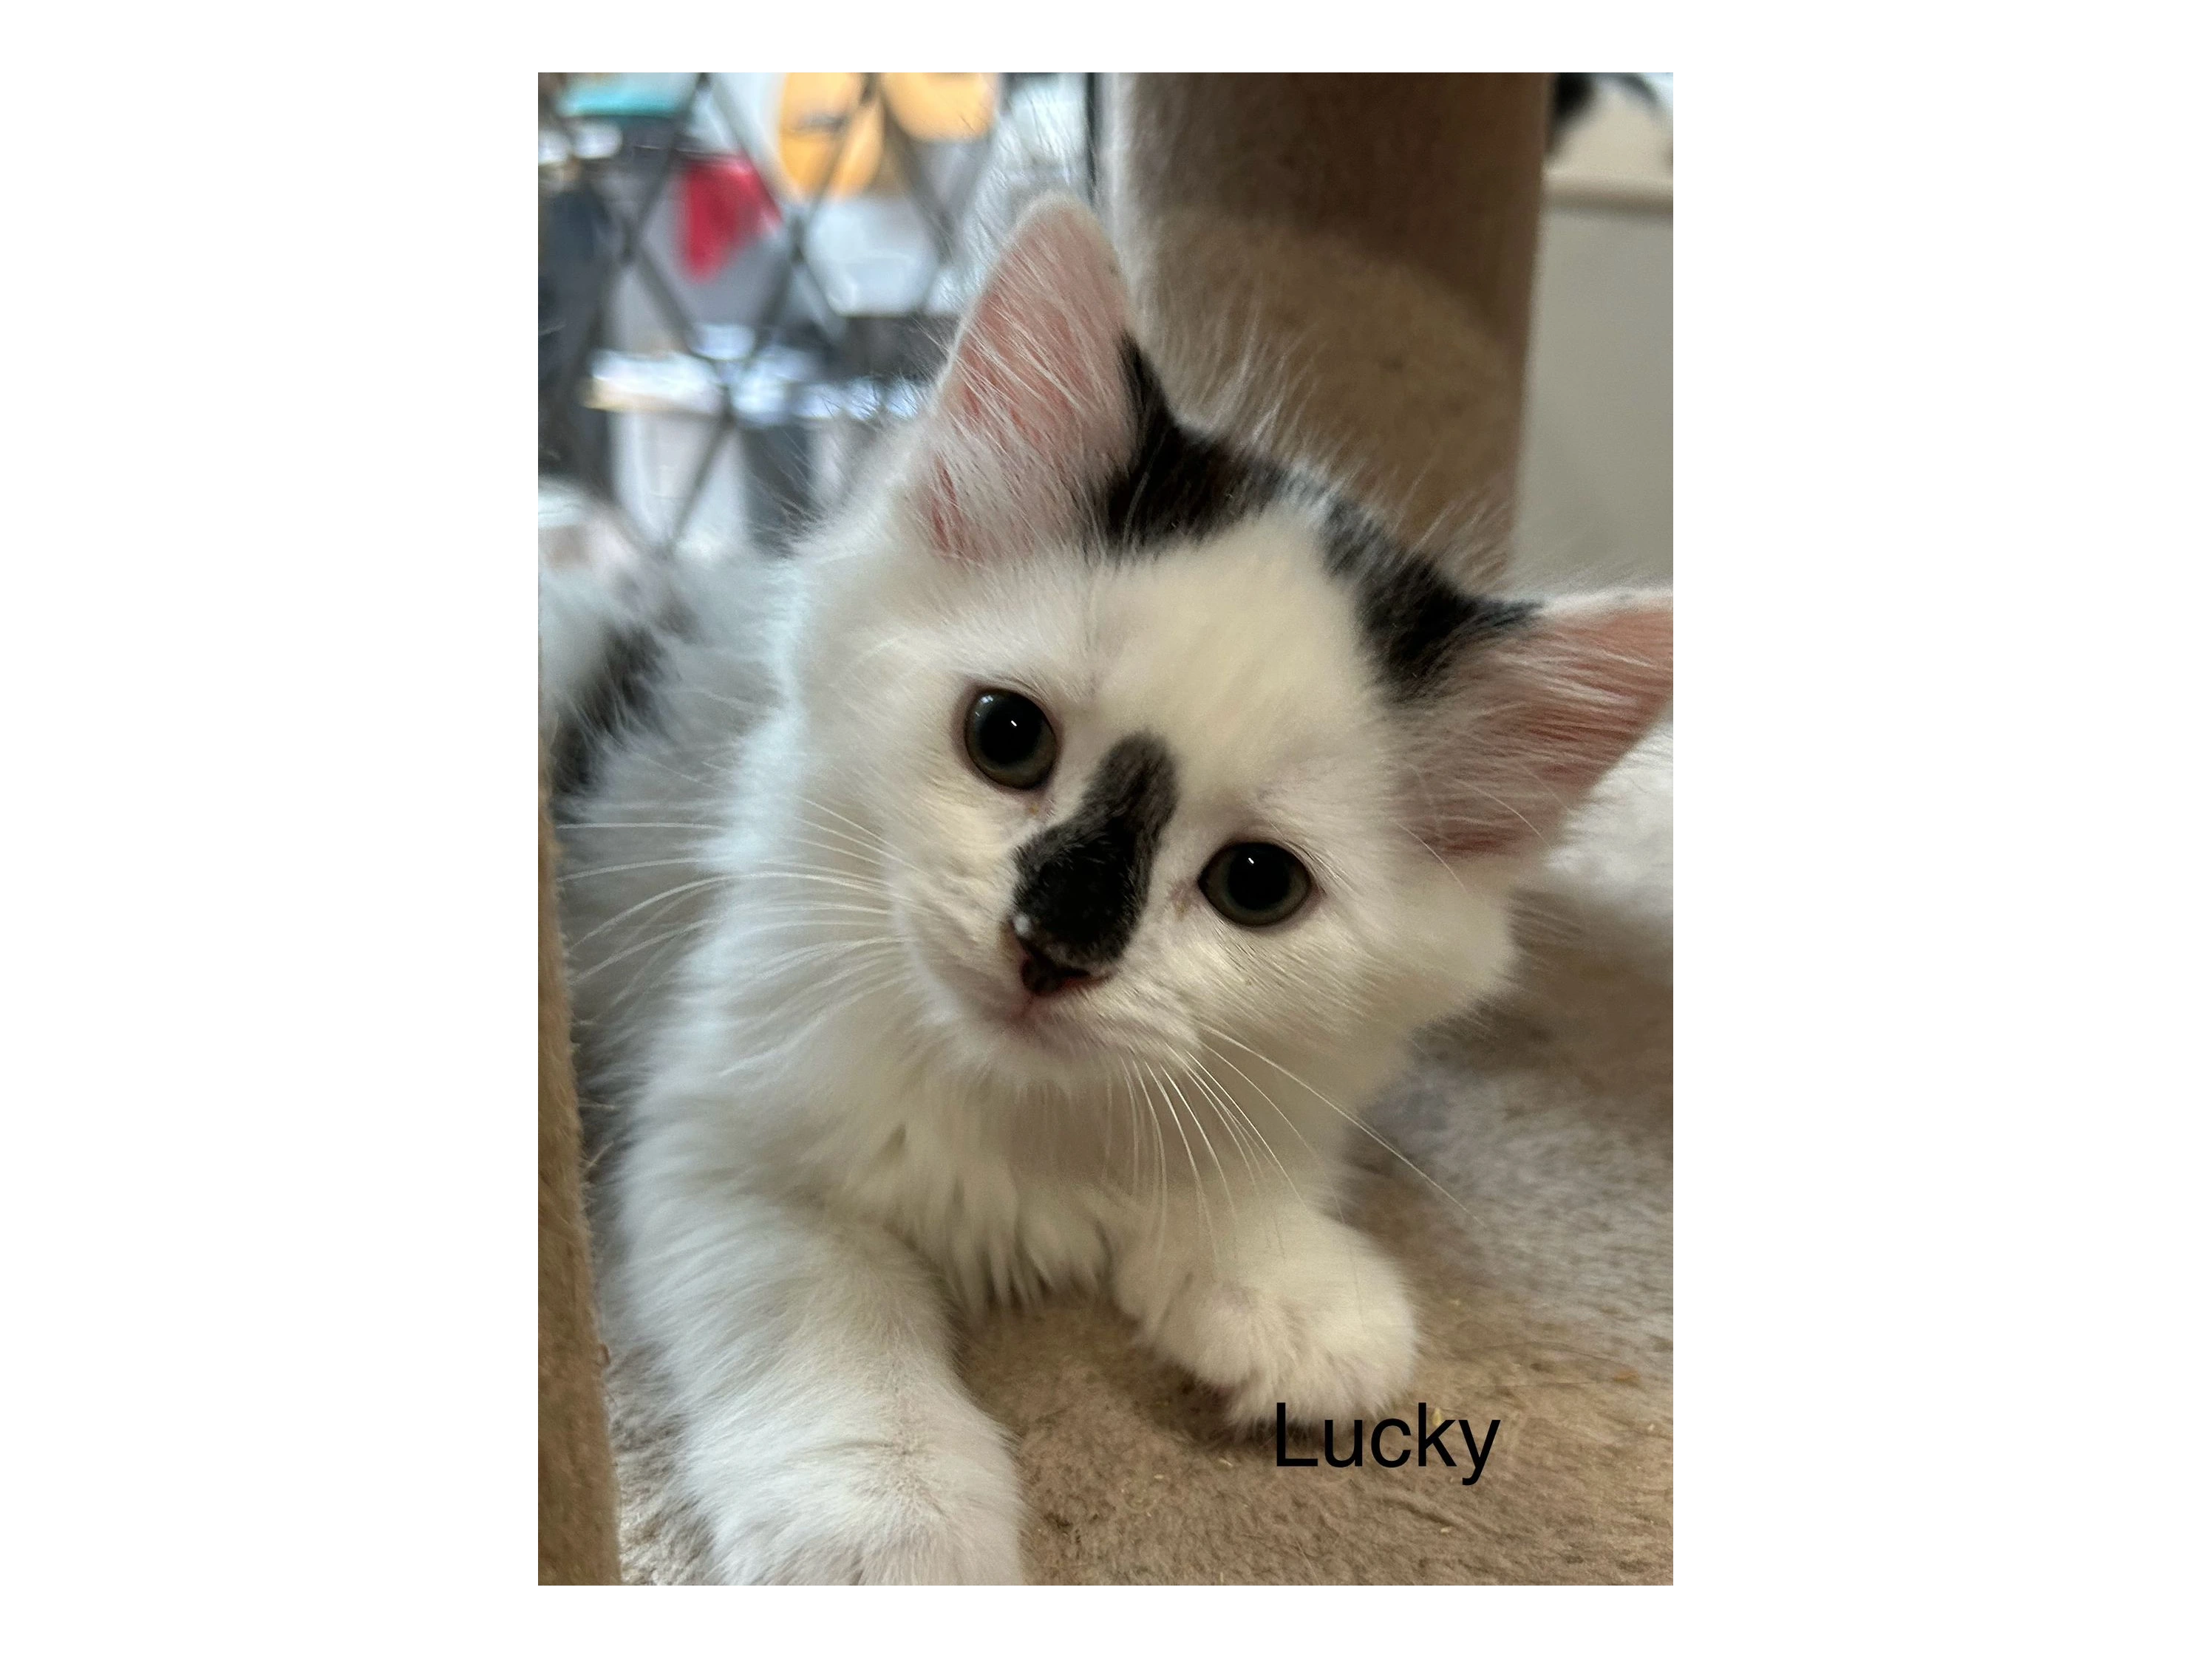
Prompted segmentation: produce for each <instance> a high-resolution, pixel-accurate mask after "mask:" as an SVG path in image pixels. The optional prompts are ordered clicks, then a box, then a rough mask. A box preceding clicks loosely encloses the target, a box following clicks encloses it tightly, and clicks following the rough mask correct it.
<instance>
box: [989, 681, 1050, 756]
mask: <svg viewBox="0 0 2212 1658" xmlns="http://www.w3.org/2000/svg"><path fill="white" fill-rule="evenodd" d="M978 723H979V728H978V730H977V732H976V733H975V745H976V747H978V748H979V749H981V750H982V751H983V757H984V758H985V759H986V760H987V761H989V762H991V763H992V764H993V765H994V766H1012V765H1018V764H1020V763H1021V762H1023V761H1024V760H1026V759H1028V758H1029V757H1030V756H1031V755H1033V754H1035V753H1036V745H1037V739H1038V738H1041V737H1042V736H1043V734H1044V714H1043V711H1042V709H1040V708H1038V707H1037V705H1036V703H1034V702H1031V701H1029V700H1028V699H1027V698H1025V697H1018V696H994V697H989V698H987V699H986V701H985V706H984V708H983V718H982V720H981V721H980V722H978Z"/></svg>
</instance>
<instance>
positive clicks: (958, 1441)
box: [544, 202, 1672, 1582]
mask: <svg viewBox="0 0 2212 1658" xmlns="http://www.w3.org/2000/svg"><path fill="white" fill-rule="evenodd" d="M771 589H773V590H774V591H770V590H771ZM550 597H557V595H552V596H550ZM1671 637H1672V621H1671V610H1670V607H1669V602H1668V599H1667V598H1665V597H1664V596H1663V595H1616V596H1612V597H1606V598H1586V599H1578V600H1574V601H1570V602H1562V603H1553V604H1542V605H1534V604H1505V603H1500V602H1497V601H1493V600H1487V599H1483V598H1476V597H1473V596H1471V595H1468V594H1464V593H1462V592H1458V591H1456V590H1455V588H1454V587H1453V586H1451V585H1450V584H1449V583H1448V582H1447V581H1446V580H1443V578H1442V577H1441V576H1439V575H1438V574H1437V573H1436V572H1435V571H1434V570H1433V569H1431V568H1430V567H1429V566H1428V565H1427V564H1426V563H1425V562H1423V561H1421V560H1419V559H1418V558H1415V557H1413V556H1411V555H1409V554H1407V553H1406V552H1405V551H1404V550H1401V549H1400V548H1398V547H1396V546H1395V545H1394V544H1393V543H1392V542H1391V540H1390V539H1389V537H1388V536H1386V535H1385V534H1384V533H1383V531H1381V530H1380V529H1379V528H1378V527H1377V526H1376V524H1375V523H1374V522H1373V521H1372V520H1371V519H1370V518H1369V517H1368V516H1367V515H1366V514H1365V513H1363V512H1362V511H1361V510H1360V509H1359V508H1358V507H1356V506H1354V505H1352V504H1351V503H1349V502H1347V501H1343V500H1341V499H1340V498H1338V497H1337V496H1335V495H1333V494H1332V493H1331V492H1330V491H1329V490H1328V489H1326V488H1325V487H1323V486H1322V485H1321V484H1319V483H1316V482H1314V481H1313V480H1311V479H1309V478H1307V477H1302V476H1300V475H1298V474H1297V473H1295V472H1292V471H1289V470H1287V469H1284V468H1281V467H1278V466H1275V465H1271V464H1269V463H1267V462H1266V461H1264V460H1261V459H1256V458H1255V457H1252V456H1249V455H1246V454H1243V453H1242V452H1238V451H1237V450H1236V449H1234V448H1232V447H1231V446H1228V445H1226V444H1225V443H1222V442H1220V441H1218V440H1214V439H1212V438H1210V437H1207V436H1205V435H1202V434H1199V433H1197V432H1195V431H1193V430H1191V429H1189V428H1187V427H1185V426H1184V425H1182V424H1181V423H1180V422H1178V421H1177V420H1176V417H1175V416H1174V415H1173V414H1172V413H1171V412H1170V410H1169V408H1168V406H1167V404H1166V402H1165V400H1164V398H1163V396H1162V394H1161V392H1160V388H1159V385H1158V380H1156V378H1155V377H1154V375H1153V374H1152V369H1151V368H1150V367H1149V366H1148V365H1147V363H1146V360H1145V358H1144V356H1143V355H1142V354H1141V353H1140V352H1139V351H1138V350H1137V349H1136V348H1135V347H1134V346H1133V344H1132V343H1131V341H1130V331H1129V319H1128V310H1127V299H1126V296H1125V295H1124V292H1123V290H1122V288H1121V282H1120V279H1119V277H1118V276H1117V275H1116V274H1115V268H1114V264H1113V260H1112V256H1111V254H1110V252H1109V248H1108V246H1107V244H1106V241H1105V240H1104V237H1103V234H1101V232H1100V230H1099V228H1098V226H1097V223H1096V222H1095V221H1094V220H1093V219H1092V218H1091V216H1090V215H1089V214H1088V213H1087V212H1086V211H1085V210H1083V209H1081V208H1079V207H1078V206H1076V205H1074V204H1073V203H1067V202H1053V203H1046V204H1044V205H1042V206H1041V207H1039V208H1037V209H1035V210H1032V211H1031V213H1030V216H1028V217H1027V218H1026V219H1025V220H1024V222H1022V224H1021V225H1020V226H1019V228H1018V229H1017V230H1016V232H1015V234H1014V235H1013V237H1012V240H1011V242H1010V244H1009V246H1008V248H1007V251H1006V253H1005V255H1004V256H1003V258H1001V260H1000V264H999V265H998V267H997V268H996V270H994V274H993V275H992V276H991V278H990V280H989V281H988V282H987V284H986V285H985V288H984V291H983V293H982V295H981V297H980V298H979V300H978V301H977V303H976V305H975V309H974V311H973V313H971V315H970V316H969V319H968V320H967V322H966V324H965V325H964V327H963V331H962V333H961V336H960V337H959V339H958V341H957V343H956V345H955V347H954V349H953V354H952V358H951V362H950V364H949V366H948V367H947V369H946V371H945V376H944V378H943V380H942V382H941V383H940V385H939V388H938V390H937V392H936V395H935V399H934V402H933V405H932V407H931V409H930V410H929V411H928V412H927V414H926V415H925V416H923V417H922V419H921V420H920V421H919V422H916V424H915V427H914V428H913V429H912V430H911V431H910V432H909V433H908V434H906V437H905V440H904V446H903V448H902V450H901V451H900V452H897V453H896V455H895V456H894V457H893V459H892V462H891V464H890V465H889V466H888V467H887V469H886V471H885V474H884V478H883V480H882V483H881V484H880V486H879V487H878V489H875V490H874V491H873V492H872V495H871V496H870V498H869V499H868V500H866V501H865V502H863V503H862V504H861V505H860V507H858V508H857V509H856V510H855V511H854V512H853V513H849V514H848V515H847V516H846V517H845V518H844V519H842V521H840V522H838V523H836V524H834V525H830V526H829V527H827V528H826V529H825V530H824V531H823V532H822V533H821V534H820V535H819V536H818V537H817V538H816V539H815V541H814V542H813V543H812V544H811V545H809V546H808V547H806V548H805V550H803V551H802V553H801V555H800V556H799V557H797V558H796V559H794V560H792V561H789V562H787V563H784V564H781V565H777V566H772V567H769V566H763V567H747V568H746V569H745V571H744V576H743V578H742V579H740V577H739V575H738V574H737V573H736V572H735V571H733V570H727V569H726V570H721V571H717V572H708V573H704V574H698V575H696V576H694V577H692V578H690V580H688V581H687V582H686V583H684V585H683V588H682V590H681V591H678V590H675V589H671V592H669V593H667V594H665V595H663V596H661V598H659V599H658V600H656V602H655V604H654V605H653V607H651V608H649V609H646V610H635V611H633V612H632V613H630V614H629V615H628V616H614V617H610V616H607V615H605V613H604V612H593V611H592V610H590V609H588V608H585V609H577V608H576V607H574V606H573V605H567V604H558V603H556V604H554V605H553V606H552V607H551V608H550V610H549V617H548V629H547V635H546V642H545V647H544V648H545V653H546V655H545V665H546V675H547V680H548V686H549V698H550V701H549V708H550V709H551V711H552V717H553V724H552V728H551V729H552V735H553V738H554V744H555V755H556V767H557V771H558V778H557V785H558V815H559V817H560V820H561V823H562V838H563V840H564V841H565V843H566V847H567V859H568V862H567V866H566V872H565V874H564V875H563V877H562V880H563V890H564V900H563V904H564V926H565V928H566V931H567V934H568V949H569V952H570V960H571V972H572V975H573V976H572V979H571V986H572V991H573V994H574V1001H575V1005H576V1011H577V1016H578V1027H579V1031H580V1058H581V1060H582V1062H583V1065H584V1067H585V1078H586V1088H587V1090H589V1091H591V1092H592V1093H594V1094H596V1095H597V1096H598V1097H599V1098H600V1099H602V1100H603V1101H608V1102H615V1103H617V1104H618V1105H619V1108H620V1110H621V1113H622V1115H623V1121H624V1124H625V1128H624V1136H625V1143H624V1145H623V1147H622V1150H621V1155H620V1156H619V1157H618V1159H617V1160H616V1162H615V1163H614V1165H613V1172H612V1174H611V1177H610V1181H609V1185H610V1187H611V1191H610V1193H609V1195H610V1198H611V1204H612V1217H611V1219H612V1226H613V1232H614V1237H613V1241H612V1242H613V1248H612V1250H611V1256H612V1259H611V1264H610V1269H609V1278H608V1281H607V1284H606V1287H605V1295H606V1299H607V1302H608V1303H609V1315H610V1319H611V1327H612V1328H613V1329H614V1330H615V1331H616V1332H617V1338H616V1339H623V1340H633V1341H640V1342H643V1343H646V1344H648V1345H650V1346H651V1347H652V1348H653V1349H654V1350H655V1351H657V1352H658V1354H659V1357H660V1359H661V1361H662V1362H663V1364H664V1367H665V1371H666V1373H667V1375H668V1376H669V1378H670V1385H671V1394H672V1400H673V1408H674V1409H675V1411H676V1412H677V1414H678V1418H679V1419H680V1424H681V1427H680V1435H681V1455H680V1467H681V1479H682V1480H683V1482H684V1487H685V1489H686V1491H687V1492H688V1494H689V1496H690V1498H691V1500H692V1501H693V1502H695V1503H696V1506H697V1508H698V1509H699V1511H700V1512H701V1514H702V1515H703V1516H704V1517H705V1519H706V1521H708V1526H709V1527H710V1529H711V1532H712V1534H713V1540H714V1550H715V1556H716V1561H717V1565H718V1569H719V1570H720V1572H721V1574H722V1575H723V1576H726V1578H728V1579H730V1580H732V1581H742V1582H792V1581H830V1582H854V1581H866V1582H885V1581H933V1582H937V1581H980V1582H1012V1581H1016V1580H1018V1577H1019V1575H1020V1566H1021V1562H1020V1557H1019V1551H1018V1533H1019V1527H1020V1516H1021V1503H1020V1496H1019V1492H1018V1487H1017V1482H1016V1479H1015V1472H1014V1464H1013V1461H1012V1456H1011V1455H1010V1454H1009V1450H1008V1447H1007V1444H1006V1439H1005V1437H1004V1436H1003V1435H1002V1434H1001V1433H1000V1430H999V1429H998V1428H997V1426H996V1425H995V1424H993V1423H992V1422H991V1421H990V1420H989V1419H988V1418H986V1417H985V1416H984V1415H983V1413H982V1412H981V1411H980V1410H978V1409H977V1407H976V1406H975V1404H974V1403H973V1402H972V1401H971V1400H969V1398H968V1397H967V1395H966V1394H965V1393H964V1392H963V1390H962V1388H961V1385H960V1382H959V1379H958V1377H957V1375H956V1373H955V1370H954V1363H953V1357H954V1356H953V1333H952V1327H951V1322H950V1315H951V1313H952V1312H953V1311H956V1310H960V1309H972V1308H974V1307H975V1306H978V1305H981V1304H982V1303H986V1302H987V1301H989V1300H991V1299H993V1298H1000V1297H1024V1296H1027V1295H1030V1294H1032V1293H1035V1292H1038V1291H1045V1290H1074V1291H1081V1290H1085V1289H1088V1288H1091V1287H1098V1288H1102V1289H1103V1290H1104V1291H1106V1292H1108V1293H1109V1294H1110V1295H1111V1297H1113V1299H1114V1301H1115V1303H1118V1305H1119V1306H1120V1307H1121V1309H1123V1310H1124V1311H1125V1312H1126V1313H1127V1315H1128V1316H1129V1318H1130V1319H1131V1320H1132V1321H1133V1324H1134V1326H1135V1328H1136V1330H1137V1332H1138V1333H1139V1336H1140V1338H1141V1339H1143V1340H1144V1341H1145V1342H1146V1343H1147V1344H1148V1345H1150V1346H1151V1347H1152V1349H1153V1350H1154V1351H1157V1352H1158V1353H1159V1354H1161V1355H1163V1356H1164V1357H1167V1358H1169V1359H1170V1360H1172V1361H1174V1362H1175V1363H1177V1364H1180V1365H1182V1366H1183V1367H1184V1368H1186V1369H1187V1370H1188V1371H1189V1372H1190V1373H1191V1374H1193V1375H1194V1376H1197V1377H1198V1378H1200V1380H1201V1381H1203V1382H1207V1383H1210V1384H1211V1385H1212V1387H1213V1388H1217V1389H1218V1390H1219V1392H1220V1394H1221V1395H1222V1398H1223V1399H1224V1400H1225V1406H1226V1409H1227V1411H1228V1413H1229V1415H1230V1417H1231V1419H1232V1420H1234V1421H1235V1422H1237V1423H1238V1424H1252V1425H1257V1424H1264V1423H1272V1422H1273V1419H1274V1415H1275V1411H1276V1406H1277V1404H1278V1402H1280V1403H1282V1404H1283V1405H1284V1406H1286V1407H1287V1409H1288V1412H1289V1413H1290V1415H1291V1418H1294V1419H1310V1420H1311V1419H1319V1418H1324V1417H1328V1416H1332V1415H1334V1416H1336V1417H1338V1418H1345V1417H1350V1416H1355V1415H1359V1414H1362V1413H1367V1414H1370V1415H1371V1414H1373V1413H1374V1412H1376V1411H1377V1410H1379V1409H1381V1408H1382V1407H1384V1406H1389V1405H1391V1404H1393V1403H1395V1402H1397V1401H1398V1400H1399V1396H1400V1393H1401V1389H1402V1388H1404V1387H1405V1386H1406V1385H1407V1381H1408V1379H1409V1377H1410V1375H1411V1370H1412V1364H1413V1352H1414V1344H1415V1331H1414V1327H1413V1317H1412V1315H1411V1310H1410V1308H1409V1304H1408V1301H1407V1295H1406V1291H1405V1289H1404V1286H1403V1284H1401V1280H1400V1276H1399V1273H1398V1271H1397V1269H1396V1267H1395V1266H1393V1264H1392V1263H1391V1262H1390V1260H1388V1259H1387V1258H1386V1257H1385V1256H1384V1255H1383V1253H1382V1252H1381V1251H1380V1250H1379V1249H1377V1248H1376V1246H1375V1245H1374V1244H1372V1243H1371V1242H1369V1241H1368V1240H1367V1239H1366V1238H1365V1237H1364V1236H1361V1235H1360V1234H1359V1233H1358V1232H1356V1231H1354V1230H1352V1229H1351V1228H1349V1227H1348V1226H1346V1224H1344V1223H1343V1221H1342V1220H1340V1218H1338V1198H1339V1194H1340V1190H1341V1189H1342V1187H1343V1185H1344V1182H1345V1174H1346V1160H1345V1152H1346V1149H1347V1141H1348V1140H1349V1139H1351V1138H1352V1136H1354V1135H1356V1134H1357V1133H1359V1132H1360V1129H1359V1127H1358V1125H1357V1124H1356V1123H1355V1121H1354V1113H1355V1111H1356V1108H1358V1105H1359V1104H1360V1102H1361V1101H1362V1100H1363V1099H1364V1097H1366V1096H1369V1095H1370V1093H1372V1092H1373V1090H1375V1089H1376V1087H1377V1086H1378V1085H1379V1084H1382V1083H1383V1081H1385V1080H1386V1079H1387V1078H1389V1076H1390V1074H1391V1072H1393V1070H1394V1068H1395V1066H1397V1064H1398V1062H1399V1059H1400V1055H1401V1048H1402V1045H1403V1043H1404V1042H1405V1041H1406V1039H1407V1037H1408V1035H1410V1034H1411V1033H1412V1032H1413V1030H1414V1029H1416V1028H1417V1027H1418V1026H1419V1025H1421V1024H1423V1023H1426V1022H1428V1021H1430V1020H1431V1019H1434V1018H1436V1017H1438V1016H1440V1015H1443V1014H1445V1013H1448V1012H1450V1011H1454V1010H1455V1009H1458V1008H1461V1007H1462V1006H1464V1005H1467V1004H1468V1003H1470V1002H1472V1001H1474V1000H1475V999H1478V998H1480V997H1481V996H1483V995H1485V994H1486V993H1490V992H1492V991H1494V990H1495V989H1497V988H1498V987H1499V985H1500V984H1501V983H1502V982H1503V981H1504V977H1505V975H1506V974H1507V972H1508V969H1509V968H1510V963H1511V961H1512V956H1513V947H1512V944H1511V941H1510V937H1509V932H1508V914H1509V903H1510V894H1511V892H1512V890H1513V887H1514V884H1515V883H1516V878H1518V877H1519V875H1520V874H1521V873H1522V871H1523V870H1524V869H1526V868H1527V867H1528V865H1529V864H1530V862H1531V853H1533V852H1534V850H1535V849H1536V848H1537V847H1539V845H1540V843H1541V837H1542V836H1543V835H1545V834H1546V833H1547V831H1548V830H1549V829H1552V828H1553V826H1554V825H1556V824H1557V823H1559V820H1560V818H1561V817H1562V814H1563V813H1564V812H1565V811H1566V810H1567V809H1568V808H1569V807H1570V806H1571V805H1572V804H1573V803H1574V801H1575V800H1576V799H1578V798H1579V797H1580V796H1581V795H1582V794H1583V793H1584V792H1585V791H1586V790H1587V789H1588V788H1589V786H1590V785H1591V784H1592V783H1593V782H1595V780H1597V779H1598V778H1599V777H1600V776H1601V774H1603V773H1604V772H1605V771H1606V769H1607V768H1608V767H1609V766H1610V765H1612V763H1613V762H1614V761H1615V760H1616V759H1617V758H1618V757H1619V756H1620V755H1621V754H1622V753H1623V752H1624V751H1625V750H1626V749H1627V748H1628V746H1629V745H1630V744H1631V743H1632V742H1633V741H1634V740H1635V739H1636V738H1637V737H1638V735H1639V734H1640V733H1641V732H1643V731H1644V728H1645V727H1646V726H1648V725H1649V724H1650V722H1651V720H1653V719H1654V718H1655V717H1656V715H1657V714H1659V713H1660V712H1662V709H1663V708H1664V706H1665V704H1666V701H1667V699H1668V695H1669V685H1670V676H1671Z"/></svg>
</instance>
